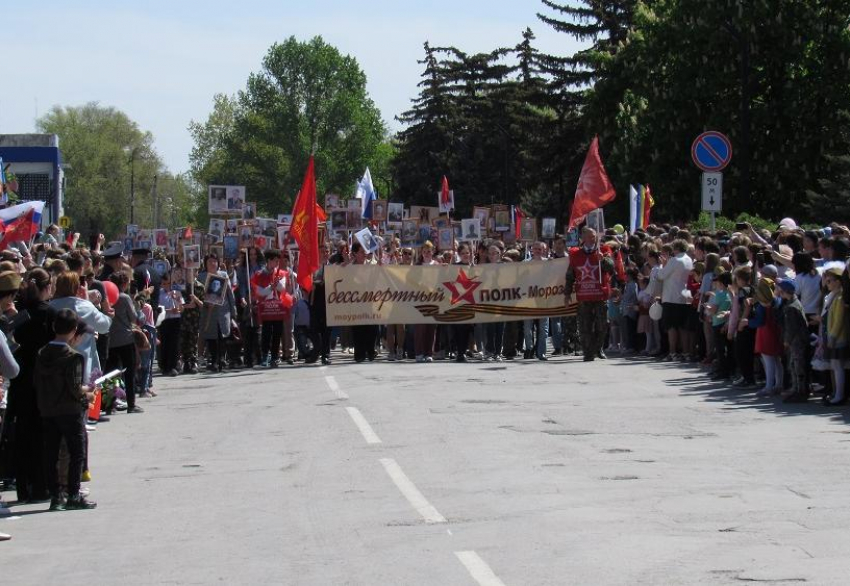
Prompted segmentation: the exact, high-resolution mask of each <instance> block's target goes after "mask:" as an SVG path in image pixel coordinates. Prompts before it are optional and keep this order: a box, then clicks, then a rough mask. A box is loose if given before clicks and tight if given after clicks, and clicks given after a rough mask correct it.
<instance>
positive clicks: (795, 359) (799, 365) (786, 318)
mask: <svg viewBox="0 0 850 586" xmlns="http://www.w3.org/2000/svg"><path fill="white" fill-rule="evenodd" d="M776 289H777V290H778V291H779V296H780V297H781V298H782V308H781V309H782V343H783V344H784V345H785V354H786V356H788V370H789V372H790V374H791V391H790V392H788V393H785V394H783V395H782V401H783V402H784V403H805V402H806V401H807V400H808V399H809V369H808V362H807V360H806V348H808V347H809V323H808V320H807V319H806V314H805V313H804V312H803V304H802V303H800V300H799V299H797V294H796V291H797V283H796V282H795V281H794V280H793V279H780V280H779V281H777V282H776Z"/></svg>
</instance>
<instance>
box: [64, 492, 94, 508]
mask: <svg viewBox="0 0 850 586" xmlns="http://www.w3.org/2000/svg"><path fill="white" fill-rule="evenodd" d="M96 508H97V503H95V502H93V501H90V500H86V497H84V496H82V495H77V496H76V497H68V502H67V503H65V510H66V511H82V510H87V509H96Z"/></svg>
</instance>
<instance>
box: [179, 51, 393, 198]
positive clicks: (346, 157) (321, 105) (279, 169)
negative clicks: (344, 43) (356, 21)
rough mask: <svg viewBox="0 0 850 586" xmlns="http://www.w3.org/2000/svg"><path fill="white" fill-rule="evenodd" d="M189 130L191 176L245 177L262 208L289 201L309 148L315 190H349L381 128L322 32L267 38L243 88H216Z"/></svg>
mask: <svg viewBox="0 0 850 586" xmlns="http://www.w3.org/2000/svg"><path fill="white" fill-rule="evenodd" d="M189 130H190V132H191V133H192V136H193V139H194V141H195V147H194V149H193V150H192V154H191V156H190V160H191V163H192V175H193V178H194V179H195V181H197V182H198V183H199V184H201V185H209V184H217V183H224V184H238V185H245V186H246V191H247V197H248V199H249V200H251V201H256V202H257V203H258V206H259V208H260V211H261V212H262V213H266V214H273V213H277V212H281V211H283V210H288V209H290V208H291V207H292V204H293V202H294V198H295V195H296V194H297V191H298V189H299V188H300V186H301V182H302V179H303V176H304V170H305V169H306V167H307V160H308V158H309V156H310V154H311V152H315V159H316V172H317V185H318V189H319V191H320V192H328V191H332V192H337V193H342V194H345V195H348V194H349V193H350V192H352V191H353V189H354V185H355V181H356V180H357V179H358V178H359V177H360V176H361V175H362V174H363V171H364V169H365V168H366V166H368V165H372V164H373V162H374V161H376V159H377V158H378V157H380V156H381V154H380V153H381V149H382V148H383V147H382V146H381V145H382V141H384V140H385V134H386V131H385V127H384V124H383V122H382V120H381V115H380V112H379V111H378V109H377V108H376V107H375V105H374V103H373V102H372V100H371V98H369V95H368V93H367V91H366V75H365V74H364V73H363V72H362V71H361V69H360V67H359V65H358V63H357V61H356V60H355V59H354V58H353V57H350V56H347V55H342V54H340V53H339V51H338V50H337V49H336V48H334V47H332V46H331V45H328V44H327V43H325V42H324V40H322V38H321V37H315V38H313V39H312V40H310V41H309V42H299V41H298V40H296V39H295V38H294V37H290V38H289V39H287V40H286V41H284V42H283V43H279V44H278V43H276V44H274V45H272V47H271V48H270V49H269V51H268V53H267V54H266V56H265V58H264V59H263V62H262V69H261V70H260V71H259V72H258V73H252V74H251V75H250V76H249V78H248V82H247V85H246V88H245V89H244V90H242V91H240V92H239V93H238V94H237V96H236V97H234V98H230V97H227V96H221V95H217V96H216V97H215V98H214V108H213V112H212V114H211V115H210V117H209V118H208V119H207V121H206V122H204V123H198V122H192V123H191V124H190V127H189Z"/></svg>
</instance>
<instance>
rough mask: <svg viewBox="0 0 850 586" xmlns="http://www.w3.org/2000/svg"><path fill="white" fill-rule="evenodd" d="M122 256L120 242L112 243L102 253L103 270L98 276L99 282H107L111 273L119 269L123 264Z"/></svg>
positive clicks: (122, 245) (122, 246) (122, 248)
mask: <svg viewBox="0 0 850 586" xmlns="http://www.w3.org/2000/svg"><path fill="white" fill-rule="evenodd" d="M123 254H124V244H123V243H121V242H113V243H112V244H110V245H109V246H108V247H107V249H106V250H104V251H103V262H104V264H103V270H102V271H101V272H100V275H98V279H99V280H100V281H107V280H109V277H110V276H111V275H112V273H114V272H115V271H117V270H120V269H121V266H122V265H123V264H124V259H123V258H122V255H123Z"/></svg>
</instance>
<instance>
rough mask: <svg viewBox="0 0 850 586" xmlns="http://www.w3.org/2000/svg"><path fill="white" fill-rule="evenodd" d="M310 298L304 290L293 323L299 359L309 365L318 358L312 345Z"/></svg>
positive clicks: (296, 304)
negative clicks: (308, 300)
mask: <svg viewBox="0 0 850 586" xmlns="http://www.w3.org/2000/svg"><path fill="white" fill-rule="evenodd" d="M309 297H310V295H309V293H307V292H306V291H305V290H304V289H303V288H302V289H301V298H300V299H299V300H298V301H297V302H296V303H295V307H293V308H292V323H293V324H294V326H295V345H296V347H297V348H298V357H299V358H303V359H304V360H306V361H307V362H308V363H313V362H315V361H316V358H318V356H316V355H315V352H314V349H313V348H312V347H311V344H310V306H309V304H308V303H307V299H308V298H309Z"/></svg>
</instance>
